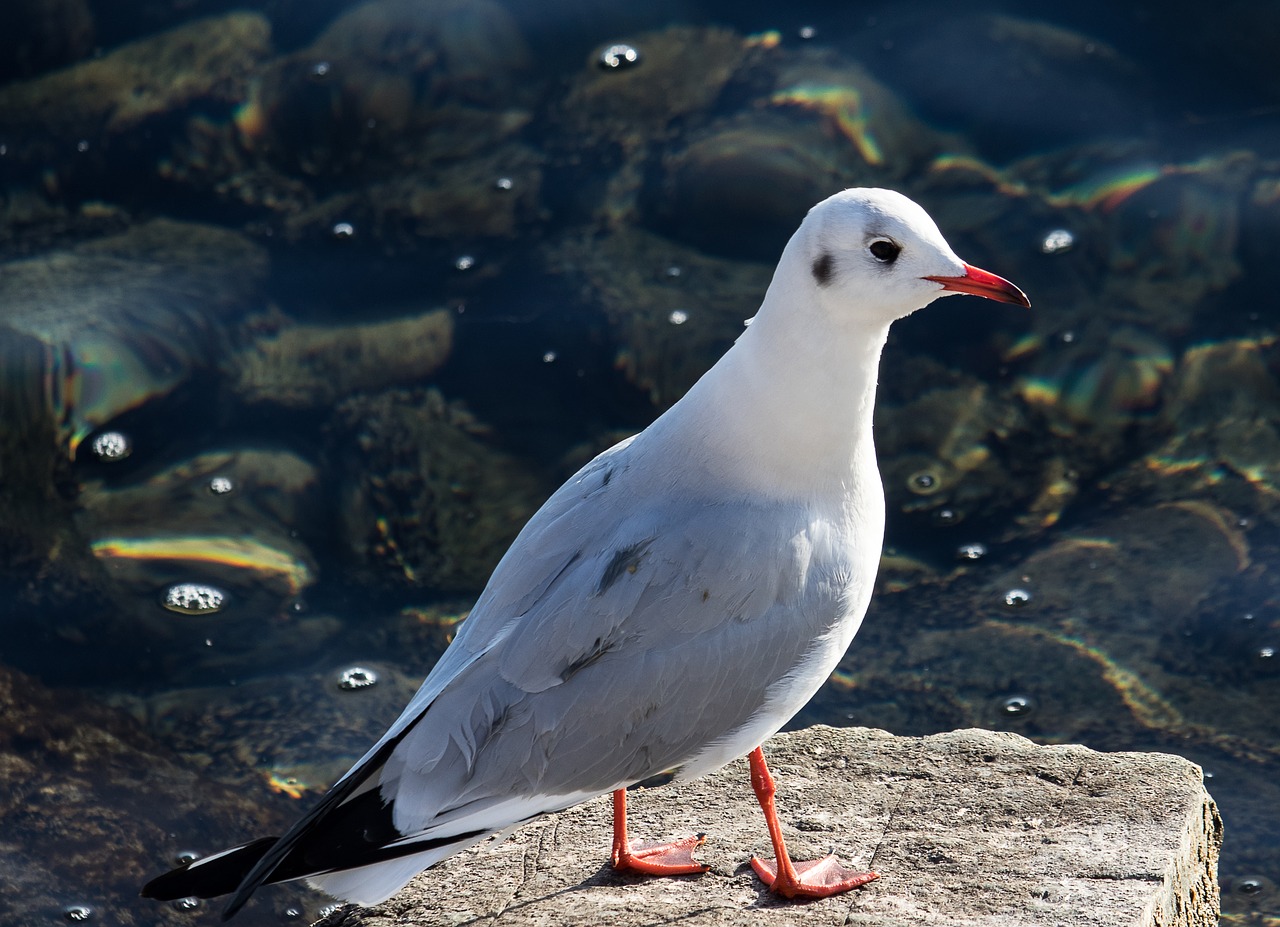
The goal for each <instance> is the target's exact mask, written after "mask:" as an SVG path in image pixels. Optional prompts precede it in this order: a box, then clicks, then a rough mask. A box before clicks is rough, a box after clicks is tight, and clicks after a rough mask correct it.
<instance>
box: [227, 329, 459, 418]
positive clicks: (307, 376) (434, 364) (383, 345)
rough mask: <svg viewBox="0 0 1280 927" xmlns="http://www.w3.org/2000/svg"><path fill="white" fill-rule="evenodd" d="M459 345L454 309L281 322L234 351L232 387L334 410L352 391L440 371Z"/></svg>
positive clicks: (297, 405)
mask: <svg viewBox="0 0 1280 927" xmlns="http://www.w3.org/2000/svg"><path fill="white" fill-rule="evenodd" d="M452 349H453V313H451V312H450V311H449V310H447V309H432V310H428V311H426V312H423V313H421V314H418V315H411V316H405V317H403V318H396V319H388V320H385V321H381V322H364V323H359V324H354V325H331V326H321V325H292V324H288V323H285V324H282V325H281V326H280V327H279V328H278V329H277V330H276V331H274V332H272V333H271V334H269V335H262V336H260V337H257V338H255V339H254V341H253V343H252V344H250V345H249V346H247V347H246V348H244V349H243V350H241V351H240V352H239V353H238V354H236V355H234V356H233V357H231V358H230V359H229V360H228V361H227V363H226V365H225V366H227V367H229V368H230V371H229V372H230V374H231V376H232V378H233V380H234V385H233V386H232V389H233V390H234V391H235V393H236V394H237V396H238V397H239V399H240V400H241V401H242V402H245V403H247V404H249V405H256V404H260V403H266V404H270V405H279V406H285V407H287V408H293V409H327V408H329V407H330V406H332V405H333V404H334V403H336V402H337V401H339V400H340V399H343V398H345V397H347V396H349V395H351V394H352V393H357V392H360V393H365V392H378V391H380V390H383V389H386V388H387V387H389V386H394V385H399V384H408V383H413V382H416V381H419V380H421V379H423V378H424V377H427V376H429V375H430V374H432V373H434V372H435V371H436V370H437V369H438V368H440V367H441V366H442V365H443V364H444V362H445V361H446V360H447V359H448V357H449V354H450V352H451V351H452Z"/></svg>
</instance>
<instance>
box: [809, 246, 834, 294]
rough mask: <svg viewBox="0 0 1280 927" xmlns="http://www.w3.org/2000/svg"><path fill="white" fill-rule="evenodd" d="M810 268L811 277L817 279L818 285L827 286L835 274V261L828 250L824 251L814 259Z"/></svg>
mask: <svg viewBox="0 0 1280 927" xmlns="http://www.w3.org/2000/svg"><path fill="white" fill-rule="evenodd" d="M812 270H813V279H814V280H817V281H818V286H827V285H828V284H830V283H831V278H832V277H834V276H835V275H836V262H835V260H834V259H833V258H832V257H831V254H830V253H829V252H825V251H824V252H823V253H822V254H820V255H818V257H817V258H816V259H815V260H814V262H813V268H812Z"/></svg>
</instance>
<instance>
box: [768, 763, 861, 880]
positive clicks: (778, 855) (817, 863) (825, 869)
mask: <svg viewBox="0 0 1280 927" xmlns="http://www.w3.org/2000/svg"><path fill="white" fill-rule="evenodd" d="M748 761H749V762H750V764H751V788H752V789H753V790H754V791H755V793H756V799H757V800H758V801H759V802H760V808H761V810H763V811H764V820H765V823H766V824H767V825H768V826H769V839H770V840H772V841H773V853H774V857H775V858H774V859H759V858H757V857H755V856H753V857H751V868H752V869H754V870H755V871H756V875H758V876H759V877H760V880H761V881H762V882H764V884H765V885H767V886H769V887H770V888H771V889H773V890H774V891H775V892H777V893H778V894H779V895H781V896H783V897H784V898H795V897H798V896H799V897H805V898H825V897H827V896H828V895H838V894H839V893H840V892H847V891H849V889H851V888H857V887H858V886H860V885H866V884H867V883H868V882H872V881H874V880H876V879H878V878H880V876H879V875H878V874H877V873H874V872H858V871H857V870H856V869H846V868H844V867H843V866H841V865H840V861H839V860H838V859H836V857H835V855H834V854H828V855H826V856H824V857H823V858H822V859H818V860H813V861H812V862H802V863H792V862H791V856H790V854H788V853H787V845H786V843H784V842H783V840H782V825H781V824H779V823H778V812H777V811H776V810H775V809H774V807H773V793H774V792H776V791H777V786H776V785H775V784H774V781H773V776H772V775H770V773H769V767H768V766H766V765H765V764H764V751H763V750H761V749H760V748H759V747H756V748H755V749H754V750H752V751H751V753H750V754H749V755H748Z"/></svg>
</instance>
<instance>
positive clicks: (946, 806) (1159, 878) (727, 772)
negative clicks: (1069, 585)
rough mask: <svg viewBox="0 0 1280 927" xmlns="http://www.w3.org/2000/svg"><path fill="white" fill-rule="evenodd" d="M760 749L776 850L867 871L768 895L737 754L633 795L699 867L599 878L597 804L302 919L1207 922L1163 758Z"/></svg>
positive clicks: (928, 745)
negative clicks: (404, 883)
mask: <svg viewBox="0 0 1280 927" xmlns="http://www.w3.org/2000/svg"><path fill="white" fill-rule="evenodd" d="M766 756H767V757H768V760H769V764H770V767H771V769H772V770H773V772H774V775H775V776H776V778H777V780H778V787H779V791H778V797H777V801H778V805H779V815H780V817H781V820H782V824H783V829H784V831H785V833H786V836H787V839H788V843H789V847H790V849H791V852H792V854H793V855H794V856H795V857H796V858H810V857H813V856H816V855H821V854H823V853H826V852H827V851H828V850H829V849H832V848H834V850H835V852H836V853H837V854H839V856H840V858H841V860H842V861H843V862H844V863H846V864H847V865H853V866H855V867H871V868H874V869H875V870H876V871H877V872H879V873H880V879H879V881H877V882H873V883H872V884H871V885H869V886H867V887H866V888H863V889H860V890H858V891H855V892H852V893H849V894H846V895H841V896H837V897H835V898H828V899H822V900H819V901H808V902H800V903H796V902H788V901H784V900H782V899H779V898H776V897H774V896H773V895H771V894H770V893H769V892H768V891H767V890H766V889H765V888H764V886H763V885H762V884H761V883H760V882H759V881H758V880H757V879H756V877H755V875H754V873H753V872H752V870H751V868H750V866H749V865H747V860H748V858H749V857H750V856H751V854H753V853H755V854H758V855H762V856H772V855H773V854H772V851H771V849H770V847H769V843H768V838H767V835H766V832H765V828H764V821H763V818H762V816H761V813H760V810H759V807H758V806H757V804H756V802H755V799H754V797H753V796H752V794H751V790H750V788H749V786H748V778H747V771H746V764H745V762H744V761H738V762H735V763H733V764H731V765H730V766H728V767H727V768H726V769H724V770H721V771H720V772H718V773H716V774H714V775H711V776H708V777H706V778H704V779H701V780H698V781H696V782H693V783H689V784H685V785H680V786H670V787H666V788H663V789H662V790H661V791H636V792H633V799H632V801H631V802H630V809H631V812H632V818H631V831H632V834H633V837H634V838H637V839H639V840H650V839H652V840H665V839H669V838H672V837H678V836H683V835H685V834H687V833H689V832H692V831H700V830H703V829H705V830H706V831H707V833H708V838H707V844H706V846H704V847H703V848H702V849H701V850H700V851H699V855H700V857H701V859H702V861H703V862H705V863H707V864H709V865H710V866H711V871H710V872H708V873H706V874H705V875H703V876H698V877H687V878H677V879H644V878H634V877H630V876H623V875H618V874H615V873H614V872H613V871H612V870H611V869H610V868H609V866H608V864H607V862H606V857H607V851H608V839H609V826H610V825H609V821H610V811H609V803H608V800H607V798H605V799H597V800H595V801H591V802H588V803H586V804H584V805H580V806H578V807H576V808H573V809H570V810H569V811H566V812H564V813H562V814H559V815H551V816H548V817H546V818H543V819H541V820H540V821H538V822H535V823H534V824H531V825H529V826H527V827H525V828H523V829H522V830H520V831H518V832H517V833H516V834H515V835H514V836H513V837H511V838H510V839H509V840H508V841H507V842H505V843H503V844H500V845H498V846H489V847H481V848H478V849H477V850H474V851H470V852H468V853H465V854H462V855H460V856H456V857H454V858H452V859H450V860H447V861H446V862H444V863H442V864H440V865H439V866H437V867H436V868H434V869H432V870H430V871H429V872H428V873H427V874H425V875H423V876H419V877H418V879H417V880H415V881H414V882H413V883H412V884H411V885H410V886H409V888H408V889H406V890H405V891H403V892H401V893H400V894H399V895H398V896H396V897H395V898H392V899H391V900H390V901H389V902H387V903H385V904H383V905H380V906H378V907H374V908H368V909H360V908H354V907H347V908H342V909H340V910H339V911H337V912H335V913H334V914H331V915H330V916H329V917H328V918H327V919H325V920H323V921H321V922H320V925H321V927H408V925H411V924H412V925H417V924H461V923H470V924H480V923H483V924H489V925H501V927H516V925H547V924H556V925H568V924H593V925H594V924H610V925H611V927H627V925H632V924H654V923H666V922H669V921H679V922H680V923H682V924H701V925H719V924H743V923H752V924H770V925H774V924H777V925H801V924H803V925H805V927H812V925H822V924H840V925H854V924H869V925H870V924H874V925H877V927H907V925H912V927H914V925H924V924H947V925H952V927H970V925H971V927H978V925H981V927H1013V925H1018V927H1035V925H1054V927H1062V925H1093V924H1097V925H1108V927H1111V925H1118V924H1133V925H1144V927H1147V925H1149V927H1166V925H1169V927H1171V925H1175V924H1176V925H1180V927H1182V925H1185V927H1200V925H1204V927H1209V925H1213V924H1216V923H1217V919H1218V901H1219V890H1218V883H1217V859H1218V850H1219V847H1220V845H1221V842H1222V822H1221V819H1220V818H1219V816H1218V812H1217V808H1216V807H1215V805H1214V803H1213V800H1212V798H1210V797H1209V795H1208V793H1207V792H1206V791H1205V789H1204V786H1203V784H1202V781H1201V771H1200V769H1199V767H1197V766H1195V765H1194V764H1192V763H1190V762H1189V761H1187V760H1184V759H1182V758H1180V757H1175V756H1168V755H1165V754H1156V753H1098V752H1095V751H1093V750H1090V749H1088V748H1086V747H1081V746H1075V745H1067V746H1037V745H1036V744H1033V743H1032V742H1031V741H1029V740H1027V739H1025V738H1023V737H1020V736H1018V735H1016V734H1008V733H993V732H990V731H980V730H964V731H955V732H952V733H948V734H938V735H934V736H931V737H921V738H907V737H895V736H893V735H891V734H888V733H885V732H884V731H877V730H869V729H865V728H843V729H838V728H830V727H815V728H809V729H806V730H803V731H798V732H795V733H792V734H784V735H781V736H779V737H777V738H775V739H774V740H772V741H770V742H769V745H768V749H767V753H766Z"/></svg>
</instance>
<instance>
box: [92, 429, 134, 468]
mask: <svg viewBox="0 0 1280 927" xmlns="http://www.w3.org/2000/svg"><path fill="white" fill-rule="evenodd" d="M89 450H90V451H92V452H93V456H94V457H97V458H98V459H99V460H112V461H114V460H124V459H125V458H126V457H128V456H129V455H130V454H132V453H133V442H132V441H130V440H129V436H128V435H126V434H124V433H123V432H120V431H104V432H102V434H100V435H98V436H97V437H96V438H94V439H93V443H92V444H91V445H89Z"/></svg>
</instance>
